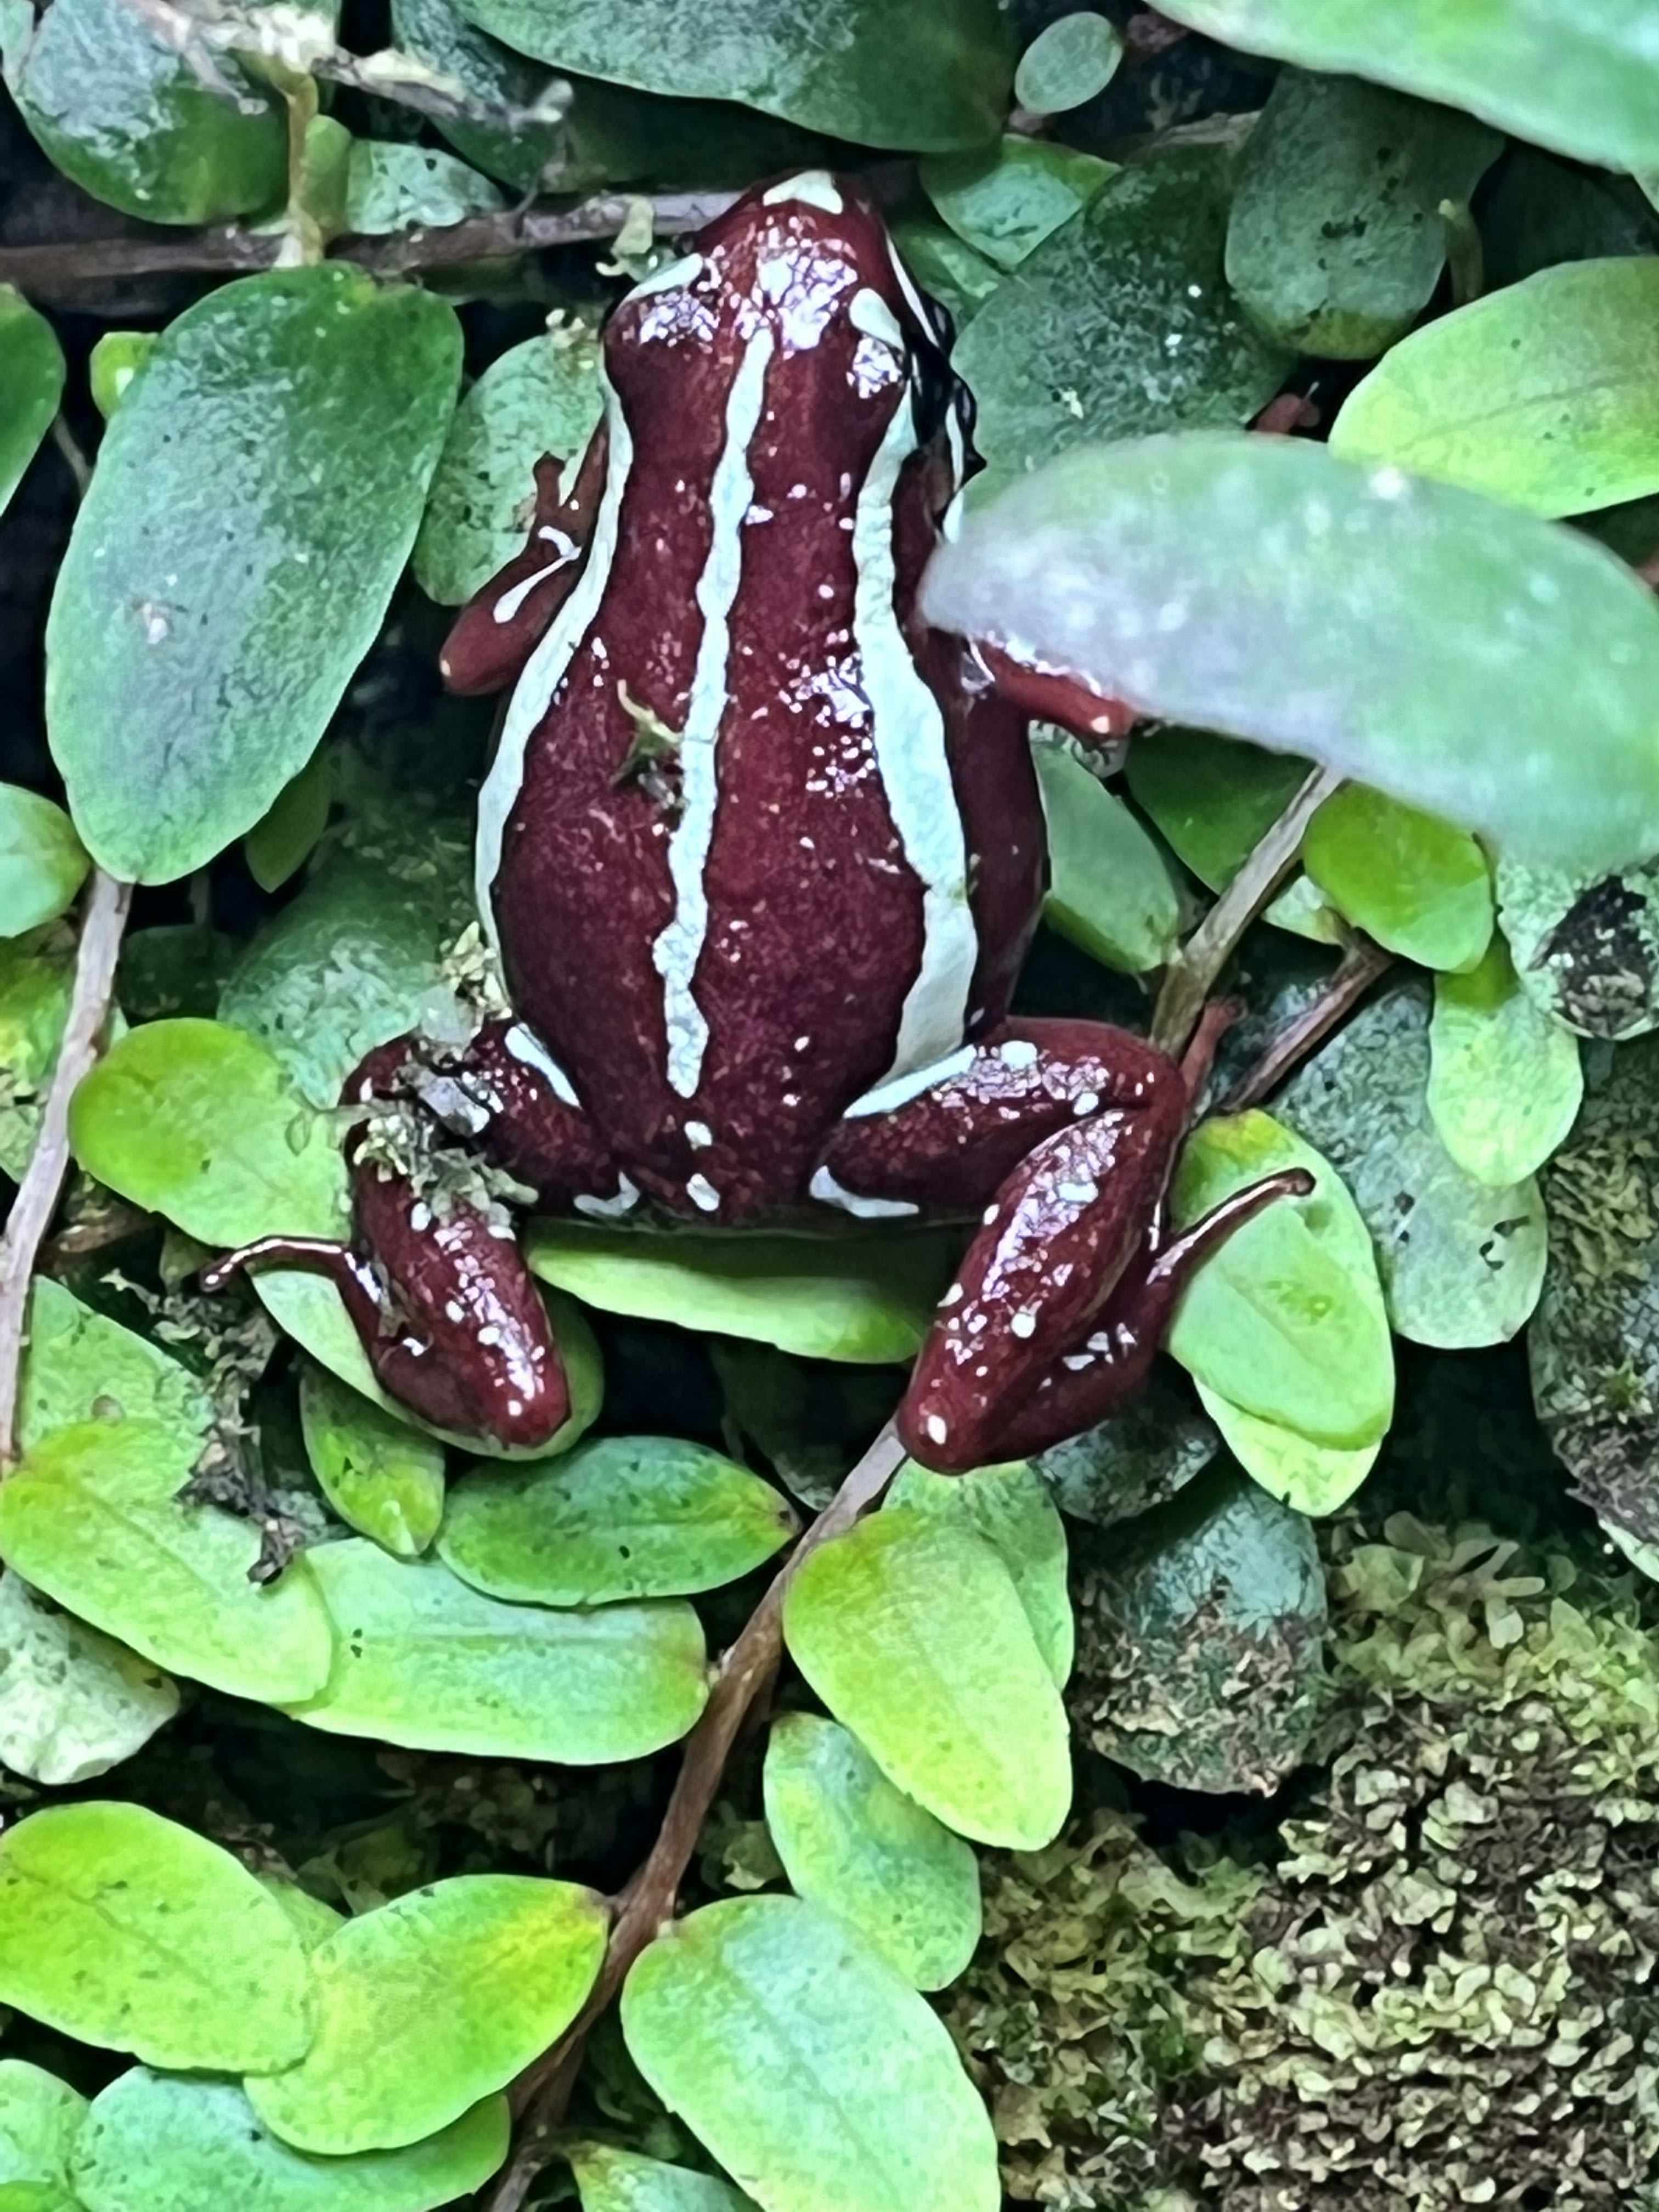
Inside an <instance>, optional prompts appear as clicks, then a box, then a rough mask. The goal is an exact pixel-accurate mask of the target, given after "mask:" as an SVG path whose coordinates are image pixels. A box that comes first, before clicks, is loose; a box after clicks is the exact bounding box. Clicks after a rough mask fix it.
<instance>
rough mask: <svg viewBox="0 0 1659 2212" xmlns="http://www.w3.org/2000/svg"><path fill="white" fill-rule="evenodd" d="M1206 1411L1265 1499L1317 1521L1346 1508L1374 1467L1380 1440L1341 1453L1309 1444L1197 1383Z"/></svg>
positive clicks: (1332, 1447)
mask: <svg viewBox="0 0 1659 2212" xmlns="http://www.w3.org/2000/svg"><path fill="white" fill-rule="evenodd" d="M1197 1388H1198V1395H1199V1397H1200V1401H1202V1404H1203V1407H1204V1410H1205V1412H1206V1413H1207V1414H1208V1415H1209V1416H1210V1419H1212V1421H1213V1422H1214V1423H1215V1425H1216V1426H1217V1428H1218V1429H1219V1430H1220V1431H1221V1435H1222V1439H1223V1441H1224V1442H1225V1444H1226V1447H1227V1449H1228V1450H1229V1451H1230V1452H1231V1454H1232V1455H1233V1457H1234V1458H1235V1459H1236V1460H1237V1462H1238V1463H1239V1465H1240V1466H1241V1467H1242V1468H1243V1470H1244V1472H1245V1474H1248V1475H1249V1477H1250V1479H1251V1480H1252V1481H1254V1482H1258V1483H1260V1484H1261V1487H1262V1489H1263V1490H1265V1491H1266V1492H1267V1495H1268V1497H1269V1498H1278V1499H1279V1502H1280V1503H1281V1504H1285V1505H1293V1506H1294V1507H1295V1508H1296V1510H1297V1512H1298V1513H1310V1514H1312V1515H1314V1516H1316V1517H1317V1516H1320V1515H1322V1514H1327V1513H1334V1512H1335V1511H1336V1510H1338V1508H1339V1507H1340V1506H1342V1505H1346V1503H1347V1501H1348V1500H1349V1498H1352V1496H1353V1494H1354V1492H1355V1491H1356V1490H1358V1487H1359V1486H1360V1484H1361V1483H1362V1482H1364V1480H1365V1477H1366V1476H1367V1475H1368V1474H1370V1471H1371V1469H1372V1468H1374V1467H1375V1466H1376V1458H1377V1454H1378V1453H1379V1452H1380V1451H1381V1450H1382V1449H1383V1439H1382V1438H1381V1437H1379V1438H1378V1439H1377V1441H1376V1443H1371V1444H1361V1445H1359V1446H1358V1448H1357V1449H1354V1450H1352V1451H1344V1450H1343V1449H1341V1448H1340V1446H1339V1445H1336V1444H1316V1443H1310V1442H1309V1440H1308V1438H1307V1437H1299V1436H1297V1432H1296V1431H1295V1430H1294V1429H1285V1428H1281V1427H1280V1426H1279V1425H1278V1423H1277V1422H1275V1421H1264V1420H1262V1419H1260V1418H1259V1417H1258V1416H1257V1415H1256V1414H1255V1413H1246V1412H1245V1411H1244V1408H1243V1407H1242V1406H1235V1405H1233V1404H1232V1403H1231V1401H1229V1400H1227V1399H1225V1398H1224V1397H1223V1396H1222V1395H1221V1394H1220V1392H1219V1391H1218V1390H1211V1389H1206V1387H1205V1385H1204V1384H1203V1383H1199V1385H1198V1386H1197Z"/></svg>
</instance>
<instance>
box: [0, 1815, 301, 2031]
mask: <svg viewBox="0 0 1659 2212" xmlns="http://www.w3.org/2000/svg"><path fill="white" fill-rule="evenodd" d="M0 1996H3V1998H4V2001H5V2002H6V2003H8V2004H12V2005H15V2006H16V2007H17V2008H18V2010H19V2011H20V2012H26V2013H27V2014H28V2015H30V2017H31V2018H32V2019H34V2020H39V2021H45V2022H46V2025H47V2026H48V2027H55V2028H57V2029H58V2031H59V2032H60V2033H63V2034H64V2035H72V2036H74V2037H75V2038H76V2039H77V2040H78V2041H80V2042H82V2043H95V2044H99V2045H102V2046H103V2047H105V2048H106V2049H107V2050H112V2051H132V2052H133V2053H134V2054H135V2056H137V2057H140V2058H143V2059H145V2060H146V2061H148V2062H149V2063H150V2064H152V2065H156V2066H174V2067H179V2068H188V2067H205V2068H210V2069H212V2070H214V2071H215V2072H217V2073H234V2072H236V2071H237V2070H238V2069H240V2068H242V2067H245V2066H287V2065H290V2064H292V2063H293V2062H294V2061H295V2059H297V2058H298V2057H300V2056H301V2052H303V2051H304V2050H305V2049H306V2046H307V2044H308V2043H309V2042H310V2040H311V2034H312V2021H311V2013H310V1985H309V1980H308V1977H307V1971H306V1957H305V1953H304V1951H303V1950H302V1949H301V1946H300V1941H299V1938H298V1937H297V1936H295V1933H294V1930H293V1929H292V1927H291V1926H290V1924H289V1920H288V1917H287V1916H286V1914H284V1912H283V1910H282V1908H281V1907H280V1906H279V1905H276V1904H274V1903H273V1902H272V1900H271V1899H270V1897H268V1896H267V1895H266V1893H265V1892H264V1890H263V1889H262V1888H261V1887H259V1884H258V1882H257V1881H255V1880H254V1878H253V1876H252V1875H251V1874H249V1873H248V1871H247V1869H246V1868H245V1867H244V1866H243V1865H242V1864H241V1863H240V1860H237V1859H234V1858H233V1857H231V1855H230V1853H229V1852H228V1851H224V1850H220V1848H219V1846H218V1845H217V1844H210V1843H209V1842H208V1841H207V1839H206V1838H205V1837H203V1836H197V1835H194V1834H192V1833H191V1831H190V1830H189V1829H188V1828H181V1827H179V1826H178V1825H177V1824H176V1823H175V1822H173V1821H172V1820H162V1818H161V1815H160V1814H157V1813H151V1812H149V1811H148V1810H147V1809H146V1808H144V1807H143V1806H142V1805H125V1804H115V1803H110V1804H102V1803H98V1802H83V1803H81V1804H76V1805H58V1806H54V1807H52V1808H51V1809H50V1810H48V1811H46V1812H44V1813H35V1814H32V1815H31V1816H30V1817H29V1818H28V1819H27V1820H21V1821H20V1822H19V1823H18V1825H17V1826H15V1828H13V1829H11V1830H9V1832H8V1833H7V1834H6V1835H5V1836H4V1837H3V1838H0Z"/></svg>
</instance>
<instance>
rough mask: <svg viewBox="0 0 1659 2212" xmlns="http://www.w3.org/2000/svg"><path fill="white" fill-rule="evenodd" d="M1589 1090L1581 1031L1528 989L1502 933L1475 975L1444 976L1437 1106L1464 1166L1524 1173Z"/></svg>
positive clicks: (1434, 1078)
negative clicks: (1565, 1025)
mask: <svg viewBox="0 0 1659 2212" xmlns="http://www.w3.org/2000/svg"><path fill="white" fill-rule="evenodd" d="M1583 1095H1584V1077H1583V1069H1582V1067H1581V1066H1580V1065H1579V1059H1578V1040H1577V1037H1575V1036H1573V1034H1572V1032H1571V1030H1568V1029H1564V1028H1563V1027H1562V1025H1561V1024H1560V1023H1559V1022H1558V1021H1555V1020H1553V1019H1552V1018H1551V1017H1550V1016H1549V1015H1548V1014H1547V1013H1545V1012H1542V1011H1541V1009H1540V1008H1539V1007H1538V1006H1534V1003H1533V1001H1532V1000H1530V999H1529V998H1528V996H1527V994H1526V993H1525V992H1524V991H1523V990H1522V987H1521V982H1520V979H1519V977H1518V976H1517V975H1516V972H1515V968H1514V965H1513V963H1511V961H1510V955H1509V948H1508V946H1507V945H1505V944H1504V940H1503V939H1502V938H1501V937H1500V938H1496V939H1494V940H1493V942H1492V946H1491V949H1490V950H1489V951H1488V952H1487V954H1486V958H1485V959H1484V960H1483V961H1482V962H1481V963H1480V966H1479V967H1478V968H1476V969H1473V970H1472V971H1471V972H1470V973H1469V974H1468V975H1439V976H1437V977H1436V979H1435V986H1434V1013H1433V1015H1432V1017H1431V1020H1430V1023H1429V1085H1428V1108H1429V1114H1430V1116H1431V1119H1432V1121H1433V1122H1434V1126H1435V1127H1436V1129H1437V1131H1438V1133H1439V1136H1440V1141H1441V1143H1442V1144H1443V1145H1444V1146H1445V1147H1446V1150H1447V1151H1448V1152H1449V1153H1450V1154H1451V1157H1452V1158H1453V1159H1454V1160H1455V1161H1456V1163H1457V1164H1458V1166H1459V1167H1461V1168H1462V1170H1463V1171H1464V1172H1465V1174H1467V1175H1472V1176H1474V1179H1475V1181H1476V1182H1484V1183H1494V1184H1497V1185H1498V1186H1500V1187H1501V1186H1504V1185H1506V1184H1513V1183H1519V1182H1525V1181H1526V1179H1527V1177H1528V1176H1530V1175H1534V1174H1536V1172H1537V1170H1539V1169H1540V1168H1541V1167H1542V1166H1543V1164H1544V1163H1545V1161H1546V1160H1547V1159H1548V1158H1549V1157H1550V1155H1551V1154H1552V1153H1553V1152H1554V1150H1555V1148H1556V1146H1558V1145H1559V1144H1560V1143H1561V1141H1562V1139H1564V1138H1565V1136H1566V1134H1567V1132H1568V1131H1569V1130H1570V1129H1571V1127H1572V1125H1573V1121H1574V1120H1575V1118H1576V1117H1577V1112H1578V1106H1579V1102H1580V1100H1581V1099H1582V1098H1583Z"/></svg>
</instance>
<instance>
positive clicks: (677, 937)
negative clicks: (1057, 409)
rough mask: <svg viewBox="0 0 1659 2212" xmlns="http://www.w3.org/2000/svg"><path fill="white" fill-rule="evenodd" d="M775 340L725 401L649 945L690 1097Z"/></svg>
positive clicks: (702, 1041) (754, 341) (757, 336)
mask: <svg viewBox="0 0 1659 2212" xmlns="http://www.w3.org/2000/svg"><path fill="white" fill-rule="evenodd" d="M772 348H773V337H772V331H771V327H770V325H769V324H766V323H762V324H761V325H760V326H759V327H758V328H757V330H756V331H754V333H753V335H752V336H751V337H750V340H749V343H748V344H747V345H746V346H745V347H744V352H743V359H742V361H741V362H739V363H738V373H737V374H736V375H735V376H734V377H733V378H732V389H731V391H730V392H729V393H728V394H727V397H726V442H725V443H724V445H723V446H722V447H720V459H718V460H717V461H716V462H715V464H714V478H713V481H712V483H710V485H709V489H708V515H709V524H710V535H709V540H708V559H707V560H706V561H705V562H704V563H703V570H702V575H701V576H699V577H698V579H697V589H696V601H697V608H698V611H699V612H700V613H701V614H702V638H701V640H700V641H699V643H698V646H697V663H696V669H695V671H693V674H692V678H691V696H690V700H689V702H687V706H686V710H685V726H684V729H683V730H682V731H681V732H680V745H679V764H680V818H679V820H678V823H676V824H675V826H674V830H673V834H672V836H671V837H670V838H669V841H668V872H669V876H670V878H671V881H672V883H673V885H674V915H673V919H672V921H670V922H669V924H668V926H667V927H666V928H665V929H664V930H663V932H662V933H661V934H660V935H659V937H658V939H657V941H656V943H655V944H654V945H653V946H652V948H651V957H652V959H653V961H654V963H656V969H657V973H658V974H659V975H660V976H661V977H662V979H663V1012H664V1017H665V1021H666V1024H667V1028H668V1080H669V1083H670V1085H671V1087H672V1088H673V1089H674V1090H675V1091H678V1093H679V1095H680V1097H682V1098H690V1097H691V1096H692V1095H693V1094H694V1092H695V1091H696V1087H697V1084H698V1082H699V1080H700V1079H701V1077H702V1061H703V1054H705V1052H707V1050H708V1022H707V1021H706V1020H705V1018H704V1017H703V1012H702V1007H701V1006H698V1004H697V1002H696V999H695V998H694V997H693V996H692V994H691V982H692V978H693V977H694V976H695V975H696V971H697V962H698V960H699V958H700V957H702V947H703V939H705V938H706V937H707V935H708V889H707V886H706V885H705V884H704V881H703V876H704V872H705V870H706V869H707V868H708V851H709V848H710V846H711V845H712V844H713V842H714V811H715V809H716V807H717V806H718V805H719V804H720V763H719V760H718V758H717V757H716V754H717V747H718V745H719V742H720V722H721V720H722V719H723V718H724V716H725V714H726V661H727V659H728V657H729V655H730V652H731V617H732V602H733V600H734V599H736V598H737V596H738V582H739V580H740V579H741V577H742V574H743V519H744V514H745V513H747V512H748V508H749V504H750V500H751V498H752V497H753V495H754V489H755V486H754V480H753V478H752V477H750V473H749V445H750V440H751V439H752V438H753V436H754V435H755V428H756V425H757V423H758V422H759V421H760V417H761V410H762V408H763V406H764V404H765V402H766V368H767V363H768V362H769V361H770V359H771V357H772Z"/></svg>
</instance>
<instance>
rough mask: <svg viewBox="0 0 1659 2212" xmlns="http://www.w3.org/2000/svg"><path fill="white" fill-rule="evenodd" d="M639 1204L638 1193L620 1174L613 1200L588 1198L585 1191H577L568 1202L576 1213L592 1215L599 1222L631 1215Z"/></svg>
mask: <svg viewBox="0 0 1659 2212" xmlns="http://www.w3.org/2000/svg"><path fill="white" fill-rule="evenodd" d="M639 1202H640V1194H639V1191H638V1190H637V1188H635V1185H634V1184H633V1183H631V1182H629V1180H628V1177H627V1176H625V1175H621V1174H619V1175H618V1176H617V1194H616V1196H615V1197H614V1198H590V1197H589V1196H588V1194H587V1193H586V1191H579V1192H578V1193H577V1194H576V1196H575V1197H574V1198H573V1199H572V1200H571V1201H570V1203H571V1204H572V1206H574V1207H575V1209H576V1211H577V1212H578V1213H592V1214H594V1215H596V1216H597V1217H598V1218H599V1219H600V1220H601V1221H603V1220H605V1219H607V1218H615V1216H617V1214H619V1213H631V1212H633V1210H634V1208H635V1206H637V1205H638V1204H639Z"/></svg>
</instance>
